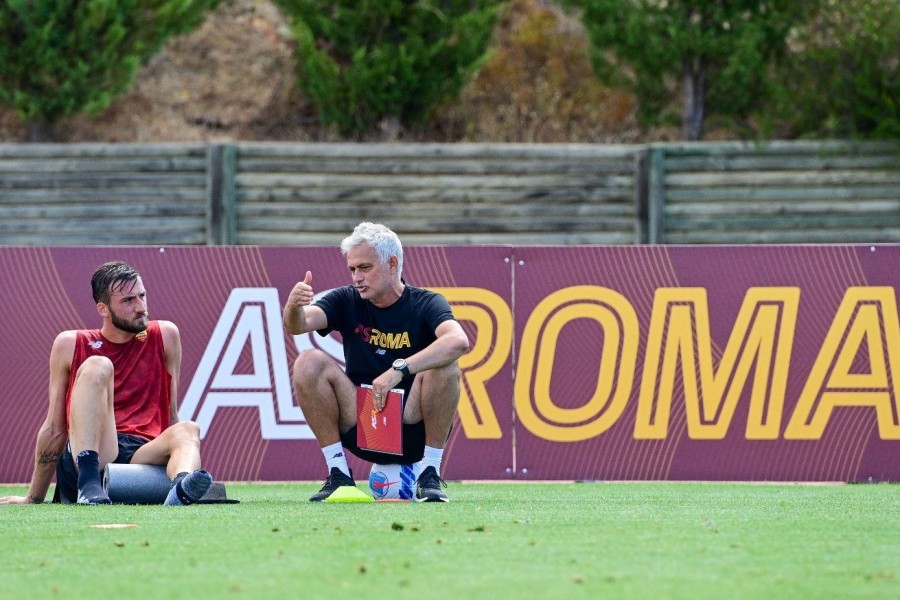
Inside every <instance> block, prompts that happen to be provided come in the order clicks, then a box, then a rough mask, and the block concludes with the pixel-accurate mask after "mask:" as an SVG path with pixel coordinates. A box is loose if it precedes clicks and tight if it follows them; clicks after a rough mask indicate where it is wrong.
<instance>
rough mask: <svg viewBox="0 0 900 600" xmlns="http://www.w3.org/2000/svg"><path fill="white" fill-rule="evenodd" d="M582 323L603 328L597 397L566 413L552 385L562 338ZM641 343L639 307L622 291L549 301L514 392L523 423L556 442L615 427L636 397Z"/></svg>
mask: <svg viewBox="0 0 900 600" xmlns="http://www.w3.org/2000/svg"><path fill="white" fill-rule="evenodd" d="M576 319H592V320H594V321H596V322H597V323H598V324H599V325H600V326H601V327H602V328H603V333H604V335H603V348H602V350H601V353H600V356H599V359H600V365H599V368H598V375H597V385H596V388H595V391H594V394H593V396H592V397H591V398H589V399H588V400H587V402H585V403H584V404H583V405H581V406H578V407H575V408H564V407H561V406H559V405H557V404H555V403H554V402H553V398H552V397H551V395H550V380H551V376H552V373H553V365H554V359H555V356H556V347H557V343H558V341H559V335H560V332H561V331H562V329H563V328H564V327H565V326H566V325H567V324H568V323H570V322H571V321H574V320H576ZM639 339H640V327H639V325H638V318H637V314H636V313H635V311H634V307H632V306H631V303H629V302H628V300H627V299H626V298H625V297H624V296H622V295H621V294H619V293H618V292H616V291H613V290H611V289H609V288H605V287H600V286H590V285H584V286H573V287H568V288H564V289H562V290H559V291H557V292H554V293H553V294H550V295H549V296H547V297H546V298H544V299H543V300H542V301H541V302H540V304H538V305H537V306H536V307H535V309H534V311H533V312H532V313H531V316H530V317H529V318H528V322H527V323H526V325H525V330H524V331H523V334H522V344H521V350H520V354H519V365H518V369H517V370H516V382H515V392H514V394H515V405H516V413H517V415H518V418H519V420H520V421H521V422H522V424H523V425H524V426H525V427H527V428H528V430H529V431H531V432H532V433H533V434H535V435H536V436H538V437H540V438H543V439H545V440H549V441H554V442H579V441H582V440H587V439H590V438H593V437H596V436H597V435H600V434H601V433H603V432H604V431H606V430H607V429H609V428H610V427H612V425H613V424H614V423H615V422H616V421H617V420H618V419H619V417H620V416H621V415H622V412H623V411H624V410H625V405H626V404H627V403H628V398H629V397H630V396H631V389H632V385H633V381H634V369H635V364H636V361H637V350H638V341H639Z"/></svg>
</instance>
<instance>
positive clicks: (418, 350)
mask: <svg viewBox="0 0 900 600" xmlns="http://www.w3.org/2000/svg"><path fill="white" fill-rule="evenodd" d="M341 252H342V253H343V254H344V256H345V257H346V259H347V268H348V269H349V271H350V277H351V284H350V285H347V286H344V287H341V288H337V289H335V290H332V291H331V292H329V293H328V294H326V295H325V296H324V297H323V298H321V299H319V300H318V301H316V302H315V303H314V302H313V296H314V292H313V288H312V273H311V272H310V271H307V272H306V276H305V277H304V279H303V281H300V282H298V283H297V284H296V285H295V286H294V288H293V289H292V290H291V293H290V295H289V296H288V299H287V303H286V305H285V307H284V325H285V329H286V330H287V331H288V332H289V333H291V334H293V335H298V334H301V333H306V332H309V331H317V332H318V333H319V334H320V335H323V336H324V335H328V333H329V332H330V331H338V332H340V334H341V335H342V337H343V343H344V358H345V363H346V372H345V371H344V370H342V369H341V367H340V365H338V363H337V362H335V361H334V359H332V358H331V357H330V356H328V355H327V354H326V353H324V352H322V351H320V350H308V351H306V352H303V353H301V354H300V356H298V357H297V360H296V362H295V363H294V370H293V375H292V380H293V385H294V391H295V392H296V395H297V398H298V400H299V402H300V407H301V409H302V410H303V414H304V416H305V417H306V421H307V423H308V424H309V426H310V428H311V429H312V430H313V433H315V436H316V439H317V440H318V442H319V446H320V447H321V449H322V454H323V455H324V457H325V462H326V464H327V465H328V469H329V474H328V479H327V480H326V481H325V485H324V486H323V487H322V489H321V490H320V491H319V492H318V493H316V494H314V495H313V496H312V497H311V498H310V501H313V502H320V501H322V500H325V499H326V498H328V497H329V496H330V495H331V494H332V492H334V491H335V490H336V489H337V488H339V487H341V486H345V485H350V486H353V485H355V482H354V480H353V474H352V473H351V472H350V468H349V466H348V465H347V459H346V456H345V454H344V449H345V448H346V449H347V450H349V451H350V452H352V453H353V454H355V455H356V456H358V457H360V458H362V459H363V460H367V461H370V462H373V463H398V462H399V463H401V464H412V463H415V462H419V461H421V474H420V475H419V478H418V480H417V482H416V500H417V501H419V502H448V501H449V500H448V498H447V494H446V493H445V492H444V490H443V489H442V488H444V487H446V484H445V483H444V481H443V479H442V478H441V475H440V473H441V460H442V458H443V449H444V444H445V443H446V441H447V437H448V436H449V433H450V427H451V425H452V423H453V417H454V415H455V414H456V407H457V405H458V403H459V385H460V383H459V379H460V371H459V365H458V363H457V361H458V359H459V357H460V356H462V355H463V354H464V353H465V352H466V351H467V350H468V348H469V340H468V337H467V336H466V333H465V331H463V329H462V327H461V326H460V324H459V322H457V321H456V319H455V318H454V317H453V312H452V311H451V309H450V304H449V303H448V302H447V300H446V299H445V298H444V297H443V296H441V295H440V294H436V293H434V292H431V291H428V290H425V289H422V288H417V287H413V286H411V285H408V284H407V283H406V282H405V281H404V280H403V278H402V272H403V247H402V245H401V243H400V239H399V238H398V237H397V234H396V233H394V232H393V231H391V230H390V229H388V228H387V227H386V226H384V225H381V224H375V223H360V224H359V225H358V226H357V227H356V228H355V229H354V230H353V233H352V234H351V235H350V236H348V237H346V238H345V239H344V240H343V241H342V242H341ZM373 332H376V333H378V334H379V335H373ZM398 340H399V341H398ZM363 384H370V385H371V386H372V392H373V396H374V403H375V409H376V410H377V411H381V410H382V409H383V408H384V404H385V398H386V395H387V392H388V391H389V390H391V389H394V388H402V389H403V390H404V391H405V394H404V399H405V403H404V407H403V455H402V456H401V457H397V456H394V455H390V454H382V453H378V452H372V451H369V450H363V449H361V448H359V446H358V445H357V442H356V434H357V432H356V390H357V386H360V385H363Z"/></svg>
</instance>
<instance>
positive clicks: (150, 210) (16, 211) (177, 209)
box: [0, 202, 206, 220]
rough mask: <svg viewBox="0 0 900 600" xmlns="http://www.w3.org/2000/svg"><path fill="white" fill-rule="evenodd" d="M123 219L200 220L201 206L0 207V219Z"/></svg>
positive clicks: (5, 204)
mask: <svg viewBox="0 0 900 600" xmlns="http://www.w3.org/2000/svg"><path fill="white" fill-rule="evenodd" d="M122 217H160V218H169V219H173V218H188V217H193V218H197V219H203V218H205V217H206V211H205V210H204V209H203V206H200V205H190V204H184V203H158V204H147V203H141V202H127V203H121V204H114V203H103V204H98V203H96V202H91V203H87V204H85V203H80V204H66V205H60V204H34V203H31V204H7V203H3V204H0V219H44V220H53V219H77V218H91V219H106V220H110V219H119V218H122Z"/></svg>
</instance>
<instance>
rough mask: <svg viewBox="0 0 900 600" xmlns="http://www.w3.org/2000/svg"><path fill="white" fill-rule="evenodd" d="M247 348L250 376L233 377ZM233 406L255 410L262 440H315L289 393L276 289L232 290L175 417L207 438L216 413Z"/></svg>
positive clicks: (236, 374) (243, 374) (285, 354)
mask: <svg viewBox="0 0 900 600" xmlns="http://www.w3.org/2000/svg"><path fill="white" fill-rule="evenodd" d="M247 347H249V350H250V355H251V359H252V360H251V362H252V364H253V372H252V373H236V372H235V371H236V369H237V364H238V361H239V359H240V357H241V354H242V353H243V351H244V348H247ZM236 406H244V407H252V408H256V409H257V410H258V411H259V423H260V432H261V434H262V437H263V439H266V440H284V439H312V438H313V437H314V436H313V433H312V430H311V429H310V428H309V426H308V425H306V424H305V423H304V419H303V413H302V412H301V410H300V407H299V406H296V405H295V404H294V401H293V396H292V394H291V383H290V377H289V375H288V364H287V353H286V351H285V345H284V333H283V330H282V323H281V305H280V303H279V301H278V290H277V289H275V288H235V289H234V290H232V291H231V295H230V296H229V297H228V301H227V302H226V303H225V308H223V309H222V315H221V316H220V317H219V322H218V323H217V324H216V328H215V330H213V333H212V336H211V337H210V339H209V343H208V344H207V346H206V351H205V352H204V353H203V357H202V358H201V359H200V364H199V366H198V367H197V372H196V373H194V378H193V380H192V381H191V385H190V386H189V387H188V391H187V394H185V397H184V401H183V402H182V404H181V408H179V410H178V416H179V418H181V419H185V420H194V421H197V424H198V425H199V426H200V436H201V437H205V436H206V434H207V432H208V431H209V428H210V426H211V425H212V421H213V418H214V417H215V414H216V411H217V410H218V409H219V408H226V407H236ZM276 407H277V414H276Z"/></svg>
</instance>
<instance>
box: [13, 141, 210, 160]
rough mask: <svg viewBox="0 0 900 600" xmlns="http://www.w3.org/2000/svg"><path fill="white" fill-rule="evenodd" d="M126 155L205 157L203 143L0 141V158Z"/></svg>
mask: <svg viewBox="0 0 900 600" xmlns="http://www.w3.org/2000/svg"><path fill="white" fill-rule="evenodd" d="M127 156H136V157H145V156H162V157H173V156H196V157H199V158H203V157H205V156H206V144H193V143H190V144H182V143H165V144H156V143H149V144H107V143H83V144H82V143H74V144H0V158H7V157H11V158H37V159H46V158H52V157H92V158H102V157H110V158H116V159H119V158H122V157H127Z"/></svg>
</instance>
